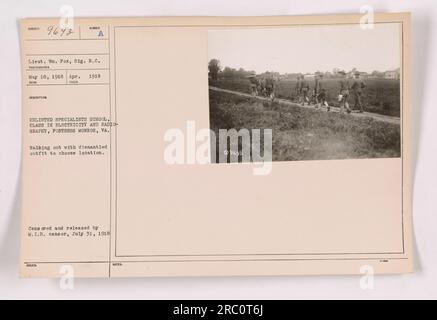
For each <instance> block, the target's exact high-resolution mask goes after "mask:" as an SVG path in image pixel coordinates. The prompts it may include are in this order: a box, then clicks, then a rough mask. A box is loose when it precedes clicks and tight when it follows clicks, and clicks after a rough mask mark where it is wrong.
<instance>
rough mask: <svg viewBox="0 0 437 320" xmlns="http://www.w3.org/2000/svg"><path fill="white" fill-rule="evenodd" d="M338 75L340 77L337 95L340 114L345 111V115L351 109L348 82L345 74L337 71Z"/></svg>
mask: <svg viewBox="0 0 437 320" xmlns="http://www.w3.org/2000/svg"><path fill="white" fill-rule="evenodd" d="M338 74H339V75H340V94H339V99H338V100H339V101H340V112H344V111H345V110H346V112H347V113H351V109H350V108H349V102H348V100H349V90H350V86H349V81H348V80H347V79H346V72H344V71H339V72H338Z"/></svg>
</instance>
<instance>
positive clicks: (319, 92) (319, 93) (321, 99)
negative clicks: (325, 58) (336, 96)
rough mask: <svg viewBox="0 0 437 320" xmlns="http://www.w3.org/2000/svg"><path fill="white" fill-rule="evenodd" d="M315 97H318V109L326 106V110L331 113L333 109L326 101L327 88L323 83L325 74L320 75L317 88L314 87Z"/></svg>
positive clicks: (316, 82) (317, 77)
mask: <svg viewBox="0 0 437 320" xmlns="http://www.w3.org/2000/svg"><path fill="white" fill-rule="evenodd" d="M314 91H315V95H316V102H317V104H316V108H319V107H322V106H325V107H326V110H327V111H328V112H329V111H330V110H331V107H330V106H329V104H328V101H327V100H326V88H325V86H324V82H323V73H319V74H318V75H317V76H316V81H315V87H314Z"/></svg>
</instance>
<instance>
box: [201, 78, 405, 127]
mask: <svg viewBox="0 0 437 320" xmlns="http://www.w3.org/2000/svg"><path fill="white" fill-rule="evenodd" d="M209 89H210V90H214V91H219V92H226V93H231V94H235V95H238V96H241V97H248V98H254V99H258V100H263V101H270V99H269V98H265V97H258V96H256V97H255V96H252V95H251V94H249V93H243V92H239V91H232V90H227V89H221V88H217V87H211V86H210V87H209ZM275 101H277V102H279V103H281V104H284V105H289V106H295V107H300V108H308V109H313V110H314V106H302V105H300V104H297V103H295V102H291V101H290V100H285V99H279V98H276V99H275ZM316 110H320V111H321V112H322V111H325V112H326V108H325V107H323V108H319V109H316ZM330 112H337V113H338V112H340V108H337V107H331V111H330ZM350 115H351V116H354V117H361V118H365V117H370V118H373V119H375V120H377V121H382V122H388V123H393V124H400V118H398V117H392V116H385V115H382V114H377V113H371V112H363V113H359V112H353V111H352V113H351V114H350Z"/></svg>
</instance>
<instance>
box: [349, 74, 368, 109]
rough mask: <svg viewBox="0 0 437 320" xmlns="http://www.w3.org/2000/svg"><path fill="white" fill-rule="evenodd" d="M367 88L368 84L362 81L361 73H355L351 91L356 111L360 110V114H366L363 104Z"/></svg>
mask: <svg viewBox="0 0 437 320" xmlns="http://www.w3.org/2000/svg"><path fill="white" fill-rule="evenodd" d="M365 88H366V84H365V83H364V82H363V80H361V78H360V73H359V72H358V71H357V72H355V79H354V82H353V83H352V86H351V89H352V93H353V97H354V109H358V112H360V113H363V112H364V106H363V102H362V95H363V91H364V89H365Z"/></svg>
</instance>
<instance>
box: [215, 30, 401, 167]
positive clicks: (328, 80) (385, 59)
mask: <svg viewBox="0 0 437 320" xmlns="http://www.w3.org/2000/svg"><path fill="white" fill-rule="evenodd" d="M401 30H402V26H401V24H399V23H378V24H374V25H372V26H371V27H369V26H368V25H367V26H366V27H363V26H361V25H360V24H342V25H317V26H299V27H269V28H262V29H260V28H240V29H214V30H210V31H209V32H208V81H209V121H210V129H211V135H212V139H211V146H212V148H211V150H212V151H211V162H213V163H229V162H257V161H259V160H266V159H269V158H271V160H272V161H299V160H330V159H369V158H399V157H400V156H401V121H400V118H401V101H402V97H401V80H402V70H401V62H402V61H401V60H402V33H401Z"/></svg>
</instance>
